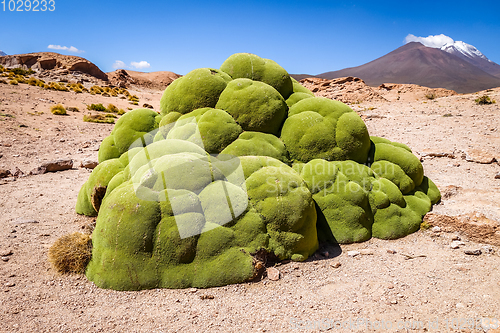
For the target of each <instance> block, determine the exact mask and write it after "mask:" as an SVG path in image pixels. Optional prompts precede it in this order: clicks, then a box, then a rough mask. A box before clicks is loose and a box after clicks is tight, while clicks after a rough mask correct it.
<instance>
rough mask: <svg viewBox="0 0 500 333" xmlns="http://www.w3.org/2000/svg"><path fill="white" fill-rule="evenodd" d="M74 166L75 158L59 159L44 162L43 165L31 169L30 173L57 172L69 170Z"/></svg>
mask: <svg viewBox="0 0 500 333" xmlns="http://www.w3.org/2000/svg"><path fill="white" fill-rule="evenodd" d="M72 167H73V160H71V159H59V160H55V161H49V162H44V163H43V164H42V165H41V166H39V167H38V168H36V169H33V170H31V171H30V175H41V174H44V173H47V172H57V171H63V170H69V169H71V168H72Z"/></svg>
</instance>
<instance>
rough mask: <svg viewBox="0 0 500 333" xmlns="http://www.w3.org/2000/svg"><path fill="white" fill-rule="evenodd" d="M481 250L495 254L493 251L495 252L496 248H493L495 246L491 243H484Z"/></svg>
mask: <svg viewBox="0 0 500 333" xmlns="http://www.w3.org/2000/svg"><path fill="white" fill-rule="evenodd" d="M481 251H482V252H483V253H487V254H493V253H495V250H494V249H493V247H492V246H491V245H483V246H482V247H481Z"/></svg>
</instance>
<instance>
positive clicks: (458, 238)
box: [451, 235, 462, 241]
mask: <svg viewBox="0 0 500 333" xmlns="http://www.w3.org/2000/svg"><path fill="white" fill-rule="evenodd" d="M451 240H452V241H459V240H462V239H461V238H460V236H458V235H454V236H453V237H451Z"/></svg>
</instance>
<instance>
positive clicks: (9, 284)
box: [4, 282, 16, 287]
mask: <svg viewBox="0 0 500 333" xmlns="http://www.w3.org/2000/svg"><path fill="white" fill-rule="evenodd" d="M15 285H16V284H15V283H14V282H7V283H6V284H4V286H6V287H14V286H15Z"/></svg>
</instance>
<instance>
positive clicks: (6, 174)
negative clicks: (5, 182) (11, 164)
mask: <svg viewBox="0 0 500 333" xmlns="http://www.w3.org/2000/svg"><path fill="white" fill-rule="evenodd" d="M11 176H12V174H11V173H10V170H5V169H0V178H7V177H11Z"/></svg>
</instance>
